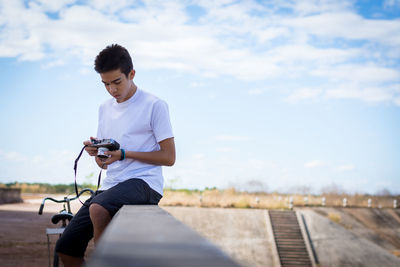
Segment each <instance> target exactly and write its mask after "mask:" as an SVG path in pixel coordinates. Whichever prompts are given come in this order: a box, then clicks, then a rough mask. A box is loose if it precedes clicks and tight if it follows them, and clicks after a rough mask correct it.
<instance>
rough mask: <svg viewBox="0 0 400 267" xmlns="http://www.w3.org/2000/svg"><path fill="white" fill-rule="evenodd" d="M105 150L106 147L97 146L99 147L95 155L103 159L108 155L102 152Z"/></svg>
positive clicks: (106, 149)
mask: <svg viewBox="0 0 400 267" xmlns="http://www.w3.org/2000/svg"><path fill="white" fill-rule="evenodd" d="M106 151H108V148H106V147H99V149H98V150H97V156H98V157H99V158H103V159H106V158H108V157H110V156H107V155H105V154H104V152H106Z"/></svg>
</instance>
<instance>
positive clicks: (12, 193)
mask: <svg viewBox="0 0 400 267" xmlns="http://www.w3.org/2000/svg"><path fill="white" fill-rule="evenodd" d="M18 202H23V201H22V198H21V189H20V188H0V204H5V203H18Z"/></svg>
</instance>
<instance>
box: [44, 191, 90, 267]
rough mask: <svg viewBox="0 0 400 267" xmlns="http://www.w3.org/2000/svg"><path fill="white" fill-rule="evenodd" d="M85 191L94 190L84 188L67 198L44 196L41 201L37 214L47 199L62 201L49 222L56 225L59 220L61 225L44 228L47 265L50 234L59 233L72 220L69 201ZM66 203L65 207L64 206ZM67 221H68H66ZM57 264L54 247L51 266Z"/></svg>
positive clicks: (57, 259) (72, 215) (56, 266)
mask: <svg viewBox="0 0 400 267" xmlns="http://www.w3.org/2000/svg"><path fill="white" fill-rule="evenodd" d="M85 192H90V194H91V195H93V194H94V191H93V190H92V189H90V188H84V189H82V190H81V192H79V193H78V194H77V195H76V196H75V197H72V198H69V197H68V196H66V197H64V199H62V200H57V199H54V198H51V197H45V198H44V199H43V201H42V204H41V205H40V208H39V215H42V214H43V208H44V204H45V202H46V201H47V200H50V201H53V202H56V203H64V204H63V209H62V210H60V211H59V212H58V213H57V214H55V215H53V216H52V218H51V222H52V223H53V224H55V225H57V224H58V223H59V222H60V221H61V227H57V228H47V229H46V235H47V249H48V256H49V267H50V235H59V237H60V236H61V234H62V233H63V232H64V229H65V227H67V224H68V223H69V222H70V221H71V220H72V218H73V217H74V214H73V213H72V211H71V205H70V202H71V201H73V200H76V199H78V198H79V196H80V195H82V194H83V193H85ZM65 205H67V207H65ZM67 221H68V222H67ZM58 264H59V258H58V254H57V253H56V251H55V249H54V257H53V266H54V267H58Z"/></svg>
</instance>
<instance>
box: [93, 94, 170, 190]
mask: <svg viewBox="0 0 400 267" xmlns="http://www.w3.org/2000/svg"><path fill="white" fill-rule="evenodd" d="M171 137H173V133H172V127H171V122H170V119H169V112H168V105H167V103H166V102H164V101H163V100H161V99H159V98H157V97H156V96H153V95H151V94H149V93H147V92H145V91H142V90H140V89H139V88H137V90H136V92H135V94H134V95H133V96H132V97H131V98H129V99H128V100H126V101H124V102H122V103H118V102H117V101H116V100H115V99H114V98H112V99H109V100H108V101H106V102H105V103H103V104H102V105H101V106H100V108H99V124H98V130H97V138H99V139H105V138H107V139H108V138H112V139H114V140H115V141H117V142H118V143H119V144H120V145H121V148H123V149H125V150H126V151H138V152H151V151H157V150H160V146H159V144H158V143H159V142H161V141H163V140H165V139H167V138H171ZM130 178H139V179H142V180H144V181H145V182H146V183H147V184H148V185H149V186H150V187H151V188H152V189H153V190H155V191H157V192H158V193H159V194H161V195H162V193H163V183H164V178H163V175H162V170H161V166H156V165H152V164H148V163H144V162H140V161H138V160H133V159H125V160H123V161H119V160H118V161H116V162H114V163H112V164H110V165H108V168H107V177H106V178H105V179H104V180H103V184H102V186H101V188H100V190H107V189H109V188H111V187H113V186H115V185H117V184H118V183H120V182H123V181H125V180H127V179H130Z"/></svg>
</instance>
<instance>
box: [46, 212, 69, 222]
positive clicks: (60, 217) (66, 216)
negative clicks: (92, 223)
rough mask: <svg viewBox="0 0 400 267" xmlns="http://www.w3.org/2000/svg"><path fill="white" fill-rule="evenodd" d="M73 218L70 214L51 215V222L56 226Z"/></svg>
mask: <svg viewBox="0 0 400 267" xmlns="http://www.w3.org/2000/svg"><path fill="white" fill-rule="evenodd" d="M73 217H74V215H72V214H71V213H68V212H65V213H59V214H56V215H53V217H51V222H52V223H54V224H57V223H58V222H59V221H61V220H68V221H71V220H72V218H73Z"/></svg>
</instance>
